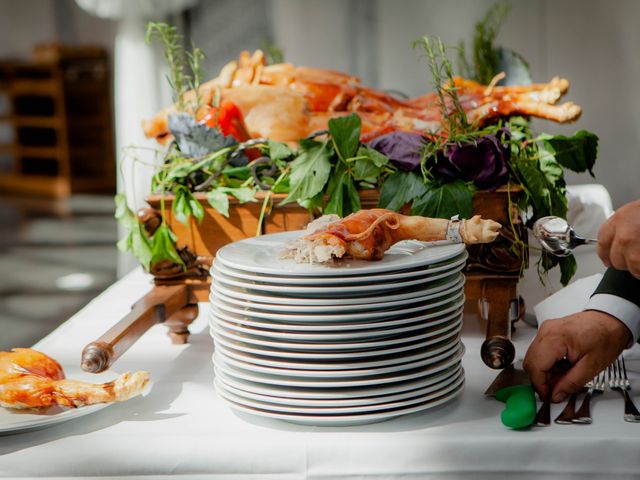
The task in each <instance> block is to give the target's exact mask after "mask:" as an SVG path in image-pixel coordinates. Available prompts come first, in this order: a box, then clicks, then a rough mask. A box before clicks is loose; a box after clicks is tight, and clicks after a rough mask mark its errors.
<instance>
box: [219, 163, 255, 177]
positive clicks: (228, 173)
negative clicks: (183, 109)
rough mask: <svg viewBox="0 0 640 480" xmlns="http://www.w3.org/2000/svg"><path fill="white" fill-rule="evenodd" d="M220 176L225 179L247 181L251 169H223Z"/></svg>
mask: <svg viewBox="0 0 640 480" xmlns="http://www.w3.org/2000/svg"><path fill="white" fill-rule="evenodd" d="M222 174H223V175H224V176H225V177H227V178H237V179H240V180H247V179H248V178H250V177H251V169H250V168H249V167H246V166H245V167H225V168H224V170H222Z"/></svg>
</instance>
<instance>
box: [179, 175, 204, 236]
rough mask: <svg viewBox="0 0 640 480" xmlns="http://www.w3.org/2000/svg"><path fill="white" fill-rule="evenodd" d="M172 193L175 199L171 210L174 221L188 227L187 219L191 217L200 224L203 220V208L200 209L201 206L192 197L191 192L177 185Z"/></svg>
mask: <svg viewBox="0 0 640 480" xmlns="http://www.w3.org/2000/svg"><path fill="white" fill-rule="evenodd" d="M173 193H174V195H175V197H174V199H173V205H172V209H173V214H174V215H175V217H176V219H177V220H178V221H179V222H181V223H182V224H184V225H187V226H188V225H189V217H191V216H192V215H193V216H194V217H195V218H196V220H197V221H198V223H201V222H202V219H203V218H204V208H202V205H200V202H199V201H198V199H196V197H194V196H193V194H192V193H191V191H190V190H189V189H188V188H187V187H185V186H184V185H179V186H178V187H177V188H176V189H175V190H174V192H173Z"/></svg>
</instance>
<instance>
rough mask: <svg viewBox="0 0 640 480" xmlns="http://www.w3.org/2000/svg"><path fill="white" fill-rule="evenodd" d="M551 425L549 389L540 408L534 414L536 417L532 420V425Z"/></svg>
mask: <svg viewBox="0 0 640 480" xmlns="http://www.w3.org/2000/svg"><path fill="white" fill-rule="evenodd" d="M550 424H551V389H549V394H548V395H547V396H546V398H545V399H544V400H543V401H542V406H541V407H540V410H538V413H536V417H535V419H534V420H533V425H534V426H536V427H547V426H549V425H550Z"/></svg>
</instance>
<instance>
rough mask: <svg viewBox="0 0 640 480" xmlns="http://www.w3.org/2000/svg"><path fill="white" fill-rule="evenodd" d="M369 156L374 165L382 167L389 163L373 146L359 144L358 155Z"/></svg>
mask: <svg viewBox="0 0 640 480" xmlns="http://www.w3.org/2000/svg"><path fill="white" fill-rule="evenodd" d="M365 156H366V157H369V158H370V159H371V161H372V162H373V164H374V165H375V166H376V167H384V166H385V165H386V164H387V163H389V158H388V157H387V156H386V155H383V154H382V153H380V152H379V151H377V150H376V149H374V148H371V147H367V146H366V145H361V146H360V148H358V157H365Z"/></svg>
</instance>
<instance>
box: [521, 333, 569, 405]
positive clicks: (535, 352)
mask: <svg viewBox="0 0 640 480" xmlns="http://www.w3.org/2000/svg"><path fill="white" fill-rule="evenodd" d="M566 352H567V347H566V346H565V344H564V342H562V341H561V339H560V337H556V336H549V337H546V336H545V335H544V330H541V334H540V335H538V336H537V337H536V338H535V339H534V341H533V342H532V343H531V345H530V346H529V350H527V354H526V355H525V357H524V362H523V364H522V366H523V367H524V369H525V370H526V371H527V373H528V374H529V379H530V380H531V384H532V385H533V387H534V388H535V390H536V391H537V392H538V393H539V394H540V395H541V396H545V395H546V394H547V390H548V388H549V386H548V372H549V371H550V370H551V369H552V368H553V366H554V365H555V364H556V362H557V361H558V360H560V359H562V358H564V357H565V356H566Z"/></svg>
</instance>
